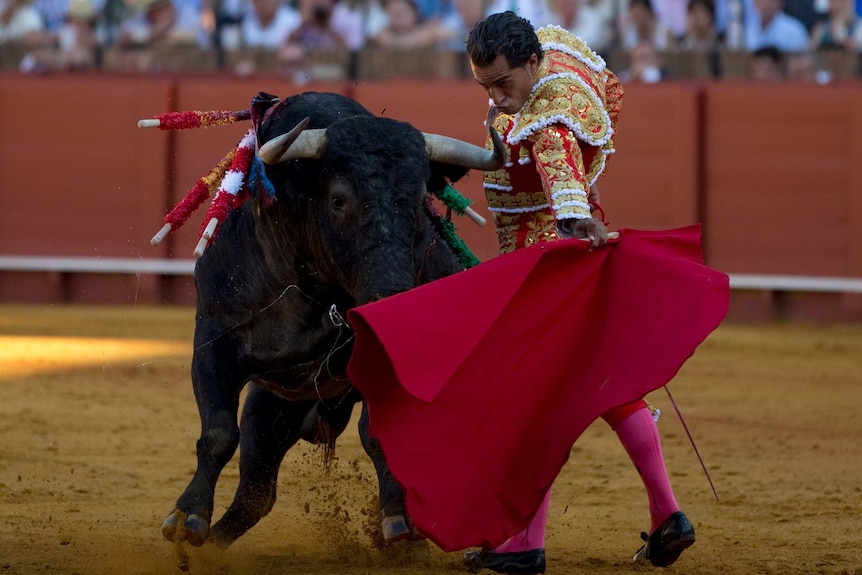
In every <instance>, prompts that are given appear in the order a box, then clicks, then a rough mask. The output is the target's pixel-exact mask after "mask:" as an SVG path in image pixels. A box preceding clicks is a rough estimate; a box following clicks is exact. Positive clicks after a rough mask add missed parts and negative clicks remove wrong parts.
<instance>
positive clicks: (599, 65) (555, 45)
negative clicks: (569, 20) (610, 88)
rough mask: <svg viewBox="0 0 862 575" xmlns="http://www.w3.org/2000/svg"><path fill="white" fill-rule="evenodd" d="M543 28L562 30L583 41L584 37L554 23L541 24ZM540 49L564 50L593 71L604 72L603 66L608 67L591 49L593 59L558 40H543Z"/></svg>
mask: <svg viewBox="0 0 862 575" xmlns="http://www.w3.org/2000/svg"><path fill="white" fill-rule="evenodd" d="M543 28H548V29H551V28H555V29H557V30H560V31H562V32H565V33H567V34H571V35H572V36H575V38H577V39H578V40H580V41H581V42H584V39H583V38H581V37H580V36H576V35H575V34H572V33H571V32H569V31H568V30H566V29H565V28H563V27H561V26H557V25H556V24H549V25H547V26H543ZM537 32H538V31H537ZM586 45H587V43H586V42H584V46H586ZM542 50H559V51H560V52H565V53H566V54H568V55H569V56H571V57H573V58H575V59H576V60H578V61H579V62H582V63H583V64H584V65H585V66H586V67H587V68H589V69H590V70H593V71H594V72H599V73H601V72H604V71H605V68H607V67H608V65H607V63H605V60H604V58H602V57H601V56H599V55H598V54H596V53H595V52H594V51H592V50H590V52H591V55H592V56H593V57H594V58H595V61H594V60H591V59H589V58H588V57H587V56H585V55H584V53H583V52H581V51H580V50H575V49H574V48H572V47H571V46H569V45H568V44H560V43H559V42H545V43H544V44H542Z"/></svg>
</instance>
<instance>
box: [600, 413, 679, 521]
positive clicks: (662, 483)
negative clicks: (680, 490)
mask: <svg viewBox="0 0 862 575" xmlns="http://www.w3.org/2000/svg"><path fill="white" fill-rule="evenodd" d="M613 430H614V431H615V432H616V433H617V437H619V439H620V443H622V444H623V447H624V448H625V450H626V453H628V455H629V459H631V460H632V463H634V466H635V468H636V469H637V470H638V473H639V474H640V476H641V479H642V480H643V483H644V487H646V492H647V497H648V498H649V515H650V521H651V523H652V525H651V526H650V533H652V532H653V531H654V530H655V529H656V527H658V526H659V525H661V524H662V522H664V520H665V519H667V518H668V517H670V515H671V514H672V513H675V512H676V511H679V505H677V503H676V498H675V497H674V495H673V488H672V487H671V486H670V479H668V476H667V469H665V466H664V455H663V454H662V451H661V438H660V437H659V434H658V428H657V427H656V425H655V420H653V417H652V413H650V410H649V408H647V407H646V406H644V407H643V408H642V409H639V410H637V411H635V412H634V413H632V414H631V415H629V416H628V417H626V418H625V419H624V420H623V421H622V422H621V423H620V424H619V425H617V426H616V427H614V428H613Z"/></svg>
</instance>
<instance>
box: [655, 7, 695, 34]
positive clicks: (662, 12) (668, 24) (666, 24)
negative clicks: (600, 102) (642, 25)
mask: <svg viewBox="0 0 862 575" xmlns="http://www.w3.org/2000/svg"><path fill="white" fill-rule="evenodd" d="M651 1H652V9H653V13H655V19H656V21H657V22H658V23H659V24H660V25H661V26H662V27H663V28H664V29H665V30H667V31H668V32H669V33H670V35H671V36H672V37H673V38H680V37H681V36H682V35H683V34H685V26H686V19H687V14H688V1H687V0H651Z"/></svg>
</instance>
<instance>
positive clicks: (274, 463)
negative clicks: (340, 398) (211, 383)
mask: <svg viewBox="0 0 862 575" xmlns="http://www.w3.org/2000/svg"><path fill="white" fill-rule="evenodd" d="M314 404H315V402H314V401H287V400H284V399H280V398H278V397H276V396H275V395H272V394H271V393H269V392H268V391H266V390H264V389H263V388H261V387H260V386H258V385H257V384H255V383H251V384H250V387H249V390H248V396H247V397H246V400H245V405H244V406H243V412H242V428H241V431H240V438H241V439H240V441H241V445H240V459H239V485H238V486H237V490H236V494H235V495H234V499H233V503H231V505H230V507H229V508H228V510H227V511H226V512H225V514H224V515H223V516H222V517H221V519H219V521H218V522H217V523H216V524H215V525H214V526H213V530H212V535H211V537H210V542H212V543H215V544H216V545H219V546H221V547H227V546H228V545H230V544H231V543H233V542H234V541H235V540H236V539H238V538H239V537H241V536H242V535H243V534H244V533H245V532H246V531H248V530H249V529H251V528H252V527H253V526H254V525H256V524H257V523H258V522H259V521H260V520H261V519H262V518H263V517H264V516H265V515H267V514H268V513H269V512H270V511H271V510H272V507H273V505H274V504H275V500H276V495H277V493H276V488H277V486H278V470H279V466H280V464H281V461H282V460H283V459H284V456H285V454H286V453H287V450H288V449H290V448H291V447H292V446H293V445H294V444H295V443H296V442H297V441H298V440H299V438H300V427H301V424H302V422H303V420H304V418H305V416H306V414H307V413H308V412H309V410H310V409H311V408H312V406H314Z"/></svg>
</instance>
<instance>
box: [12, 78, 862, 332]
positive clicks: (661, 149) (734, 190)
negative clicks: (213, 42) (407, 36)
mask: <svg viewBox="0 0 862 575" xmlns="http://www.w3.org/2000/svg"><path fill="white" fill-rule="evenodd" d="M82 79H83V81H82ZM299 89H300V88H297V87H296V86H294V85H291V84H288V83H285V82H283V81H282V80H280V79H278V78H274V77H272V78H270V77H253V78H235V77H225V76H190V77H182V78H181V77H158V76H148V77H143V76H134V77H132V76H111V75H94V76H87V77H86V78H82V77H80V76H51V77H27V76H18V75H14V74H13V75H0V177H2V182H3V187H2V194H0V256H9V255H43V256H44V255H51V256H80V257H102V258H110V257H121V258H144V259H150V258H165V257H169V258H191V257H192V250H193V249H194V246H195V243H196V240H197V233H198V230H199V226H200V222H201V220H202V219H203V217H204V212H203V208H202V210H201V212H199V213H198V214H195V215H193V216H192V219H191V220H190V221H189V223H188V224H187V225H186V227H185V228H184V229H182V230H179V232H177V233H176V234H173V235H172V236H171V237H169V239H168V240H167V241H166V242H164V244H163V245H161V246H158V247H153V246H151V245H150V244H149V240H150V238H151V237H152V236H153V234H154V233H155V232H156V231H157V230H158V229H159V228H160V227H161V223H162V218H163V217H164V215H165V213H166V212H167V211H168V210H170V209H171V208H172V207H173V206H174V205H175V203H176V202H177V201H179V199H180V198H181V197H182V196H183V195H184V194H185V192H186V190H188V189H189V188H190V187H191V186H192V185H194V183H195V182H196V181H197V179H198V178H200V177H201V176H203V175H204V174H206V173H207V172H208V171H209V170H210V169H211V168H212V167H213V166H214V165H215V164H216V162H218V161H219V160H220V159H221V158H222V157H223V156H224V154H225V153H226V152H227V151H228V149H230V148H232V147H233V146H234V145H235V144H236V143H237V141H238V140H239V139H240V137H241V136H242V134H243V133H244V131H245V130H246V129H247V128H248V125H236V126H227V127H217V128H209V129H202V130H192V131H184V132H161V131H158V130H140V129H138V128H137V127H136V123H137V121H138V120H139V119H141V118H146V117H152V116H155V115H158V114H160V113H163V112H168V111H175V110H215V109H245V108H247V107H248V106H249V105H250V103H251V98H252V97H253V96H254V95H255V94H256V93H257V92H259V91H266V92H270V93H273V94H275V95H277V96H279V97H286V96H288V95H289V94H291V93H295V92H296V91H297V90H299ZM301 89H303V90H307V89H316V90H327V91H335V92H341V93H345V94H348V95H351V96H353V97H355V98H356V99H357V100H358V101H359V102H360V103H362V104H364V105H365V106H366V107H368V108H369V109H370V110H371V111H372V112H374V113H376V114H381V115H385V116H389V117H392V118H396V119H400V120H404V121H408V122H411V123H412V124H414V125H415V126H416V127H418V128H419V129H421V130H424V131H428V132H437V133H443V134H447V135H450V136H454V137H458V138H461V139H464V140H467V141H470V142H473V143H476V144H480V145H481V144H482V143H483V142H484V138H485V131H484V127H483V125H482V120H483V119H484V117H485V111H486V109H487V97H486V95H485V94H484V93H483V92H482V90H481V89H480V88H479V87H478V86H477V85H475V83H473V82H472V81H470V80H465V81H460V80H450V81H427V82H426V81H421V80H408V79H402V80H391V81H379V82H360V83H357V84H343V83H333V84H322V85H314V86H303V87H302V88H301ZM615 145H616V149H617V154H615V155H614V156H612V157H611V159H610V164H609V173H608V175H607V176H605V177H604V178H602V179H600V180H599V183H600V189H601V191H602V200H603V204H604V206H605V208H606V210H607V212H608V217H609V219H610V220H611V225H612V227H613V228H618V227H635V228H669V227H676V226H680V225H687V224H690V223H693V222H697V221H703V223H704V234H705V236H704V240H705V246H706V259H707V262H708V263H709V264H711V265H713V266H715V267H717V268H719V269H722V270H724V271H727V272H731V273H757V274H767V273H770V274H794V275H812V276H843V277H856V278H859V277H862V163H860V162H859V161H858V158H860V157H862V92H860V90H859V89H858V85H857V84H846V85H840V84H836V85H832V86H807V85H769V86H766V85H752V84H732V83H707V84H685V83H666V84H658V85H651V86H645V85H627V86H626V95H625V98H624V100H623V110H622V116H621V123H620V129H619V132H618V135H617V137H616V140H615ZM481 180H482V178H481V174H480V173H478V172H473V173H471V174H470V175H469V176H468V177H467V178H466V179H465V180H463V181H462V182H460V183H459V184H458V185H457V186H456V187H457V188H458V189H459V190H460V191H461V192H462V193H464V194H465V195H467V196H468V197H470V198H471V199H473V200H474V202H475V205H474V207H475V208H476V209H477V211H479V212H480V213H482V214H483V215H486V216H488V215H489V214H488V212H487V205H486V203H485V199H484V193H483V191H482V185H481ZM456 224H457V225H458V228H459V231H460V232H461V234H462V236H463V237H464V239H465V241H467V243H468V245H469V246H470V248H471V249H472V250H473V251H474V252H475V253H476V254H477V255H478V256H479V257H480V259H483V260H486V259H489V258H491V257H494V255H495V254H496V250H497V248H496V238H495V237H494V232H493V229H492V226H491V224H489V225H488V226H487V227H485V228H479V227H477V226H475V224H473V223H472V222H471V221H469V220H468V219H466V218H458V219H457V220H456ZM749 296H750V297H747V299H746V298H742V299H740V298H736V300H735V304H734V306H735V309H737V310H740V313H742V315H744V316H746V317H753V316H756V315H758V314H763V315H764V316H771V315H773V314H775V313H776V310H779V311H780V312H781V313H784V314H785V315H788V316H791V317H792V316H804V315H806V314H809V315H811V316H823V315H824V313H826V312H824V310H826V309H828V310H831V311H832V313H836V310H837V313H840V314H843V315H842V316H841V317H843V318H848V317H862V302H860V301H859V300H860V297H859V294H851V295H846V294H844V295H842V294H827V295H823V296H818V297H816V298H813V297H807V296H803V295H797V294H787V295H785V296H783V297H781V298H775V297H772V296H768V295H767V296H764V295H762V294H761V293H760V292H757V293H753V292H752V293H751V294H749ZM737 300H739V301H741V302H742V303H740V304H737V303H736V302H737ZM0 301H33V302H59V301H65V302H81V303H134V302H140V303H155V302H167V303H182V304H187V303H191V302H193V301H194V292H193V286H192V280H191V278H189V277H187V276H155V275H147V274H142V275H135V274H104V273H89V274H77V273H62V272H59V271H54V272H51V271H41V272H22V271H0ZM812 302H813V303H812ZM764 310H767V311H765V312H764Z"/></svg>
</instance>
